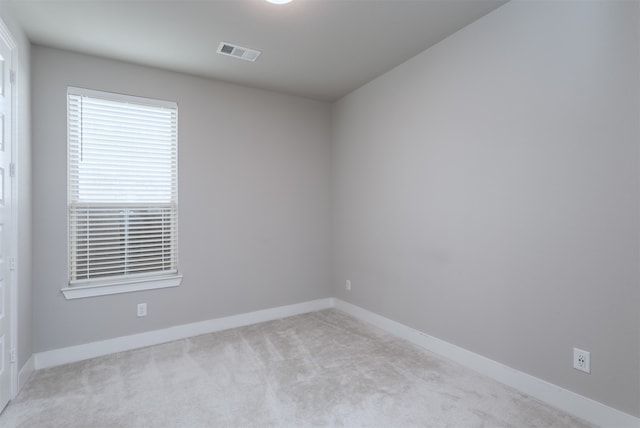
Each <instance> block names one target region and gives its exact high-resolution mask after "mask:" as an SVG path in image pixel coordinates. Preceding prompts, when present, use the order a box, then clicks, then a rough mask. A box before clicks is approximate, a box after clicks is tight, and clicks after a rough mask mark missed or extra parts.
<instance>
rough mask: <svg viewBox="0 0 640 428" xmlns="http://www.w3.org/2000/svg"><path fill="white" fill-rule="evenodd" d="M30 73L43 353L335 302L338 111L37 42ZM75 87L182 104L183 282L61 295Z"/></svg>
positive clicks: (38, 344)
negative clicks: (333, 172) (333, 193)
mask: <svg viewBox="0 0 640 428" xmlns="http://www.w3.org/2000/svg"><path fill="white" fill-rule="evenodd" d="M229 60H230V61H234V59H232V58H230V59H229ZM32 66H33V68H32V72H33V80H32V89H33V93H34V100H33V123H34V124H35V126H34V129H33V148H34V150H33V167H34V174H33V190H34V215H33V233H34V273H33V276H34V299H33V311H34V314H35V316H34V321H35V322H34V348H35V351H36V352H40V351H46V350H51V349H57V348H62V347H66V346H70V345H77V344H83V343H88V342H92V341H96V340H104V339H108V338H114V337H120V336H124V335H129V334H134V333H140V332H145V331H150V330H157V329H160V328H166V327H170V326H174V325H181V324H187V323H192V322H197V321H203V320H209V319H213V318H220V317H224V316H229V315H235V314H238V313H245V312H250V311H255V310H260V309H265V308H272V307H277V306H282V305H288V304H293V303H299V302H305V301H309V300H314V299H318V298H324V297H328V296H329V290H330V289H329V282H330V280H329V272H330V270H329V249H330V244H329V240H330V233H329V231H330V211H329V206H330V204H329V191H330V160H331V156H330V150H331V142H330V137H331V124H330V120H331V112H330V105H329V104H327V103H322V102H316V101H311V100H307V99H303V98H296V97H292V96H286V95H280V94H276V93H272V92H267V91H262V90H257V89H251V88H245V87H241V86H237V85H232V84H228V83H224V82H220V81H212V80H207V79H202V78H197V77H192V76H188V75H183V74H178V73H173V72H167V71H162V70H158V69H153V68H148V67H142V66H135V65H131V64H126V63H121V62H116V61H112V60H106V59H101V58H96V57H90V56H86V55H81V54H74V53H69V52H65V51H61V50H55V49H50V48H45V47H40V46H33V48H32ZM251 66H252V64H251V63H247V67H251ZM68 86H76V87H82V88H90V89H96V90H104V91H111V92H118V93H124V94H129V95H135V96H142V97H149V98H158V99H164V100H169V101H176V102H177V103H178V109H179V113H178V115H179V125H178V140H179V141H178V145H179V149H178V157H179V161H178V162H179V166H178V168H179V173H178V175H179V184H178V185H179V204H180V207H179V254H180V256H179V257H180V260H179V269H180V272H181V273H182V274H183V275H184V279H183V281H182V285H181V286H180V287H178V288H168V289H160V290H152V291H144V292H136V293H127V294H119V295H111V296H102V297H95V298H86V299H79V300H72V301H67V300H65V298H64V297H63V296H62V294H61V292H60V289H61V288H63V287H66V285H67V281H68V279H67V268H66V266H67V255H66V254H67V237H66V230H67V226H66V219H67V215H66V211H67V209H66V198H67V193H66V144H67V142H66V114H67V113H66V91H67V87H68ZM141 302H146V303H147V305H148V316H147V317H145V318H137V317H136V304H137V303H141Z"/></svg>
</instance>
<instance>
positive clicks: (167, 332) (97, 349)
mask: <svg viewBox="0 0 640 428" xmlns="http://www.w3.org/2000/svg"><path fill="white" fill-rule="evenodd" d="M333 306H334V301H333V299H332V298H326V299H318V300H312V301H309V302H303V303H297V304H293V305H288V306H279V307H276V308H270V309H264V310H261V311H255V312H249V313H245V314H239V315H233V316H229V317H224V318H217V319H212V320H207V321H201V322H195V323H191V324H183V325H179V326H175V327H169V328H165V329H161V330H154V331H148V332H145V333H139V334H132V335H130V336H122V337H116V338H114V339H108V340H102V341H99V342H91V343H85V344H82V345H76V346H69V347H67V348H60V349H54V350H51V351H45V352H38V353H36V354H34V361H35V364H34V366H35V369H36V370H39V369H44V368H48V367H54V366H59V365H62V364H68V363H74V362H77V361H82V360H87V359H89V358H95V357H100V356H103V355H109V354H114V353H116V352H123V351H129V350H132V349H137V348H144V347H146V346H152V345H158V344H161V343H166V342H171V341H172V340H179V339H184V338H187V337H193V336H198V335H201V334H207V333H213V332H215V331H221V330H227V329H230V328H235V327H242V326H245V325H250V324H256V323H260V322H264V321H271V320H275V319H279V318H285V317H290V316H293V315H299V314H304V313H307V312H314V311H319V310H322V309H328V308H332V307H333Z"/></svg>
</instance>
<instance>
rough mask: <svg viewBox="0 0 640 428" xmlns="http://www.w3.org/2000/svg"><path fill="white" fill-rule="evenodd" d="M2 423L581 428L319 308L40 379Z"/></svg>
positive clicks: (571, 420)
mask: <svg viewBox="0 0 640 428" xmlns="http://www.w3.org/2000/svg"><path fill="white" fill-rule="evenodd" d="M0 426H1V427H3V428H5V427H6V428H9V427H65V428H71V427H83V428H84V427H189V428H196V427H271V426H274V427H275V426H277V427H306V426H322V427H324V426H339V427H361V426H362V427H364V426H367V427H455V428H464V427H490V428H493V427H514V428H523V427H572V428H575V427H588V426H590V425H589V424H587V423H585V422H583V421H581V420H579V419H577V418H575V417H572V416H571V415H568V414H566V413H564V412H562V411H560V410H557V409H555V408H553V407H550V406H547V405H545V404H543V403H540V402H539V401H536V400H535V399H533V398H531V397H528V396H525V395H523V394H520V393H519V392H517V391H515V390H513V389H511V388H509V387H506V386H504V385H502V384H500V383H498V382H496V381H494V380H492V379H489V378H486V377H484V376H482V375H480V374H478V373H476V372H473V371H471V370H468V369H466V368H464V367H461V366H459V365H457V364H455V363H452V362H449V361H447V360H444V359H442V358H440V357H438V356H436V355H434V354H431V353H429V352H426V351H424V350H423V349H421V348H418V347H415V346H413V345H412V344H410V343H408V342H406V341H403V340H400V339H398V338H396V337H394V336H392V335H390V334H387V333H385V332H383V331H381V330H378V329H376V328H374V327H371V326H369V325H367V324H364V323H362V322H360V321H358V320H356V319H354V318H352V317H350V316H348V315H345V314H343V313H342V312H339V311H336V310H325V311H321V312H315V313H310V314H305V315H299V316H294V317H290V318H285V319H281V320H277V321H270V322H265V323H261V324H256V325H252V326H248V327H241V328H236V329H232V330H226V331H222V332H218V333H213V334H207V335H203V336H198V337H193V338H189V339H184V340H179V341H175V342H171V343H167V344H164V345H158V346H153V347H148V348H143V349H139V350H134V351H128V352H122V353H118V354H114V355H109V356H105V357H100V358H95V359H92V360H87V361H83V362H79V363H74V364H68V365H65V366H60V367H55V368H51V369H45V370H41V371H38V372H36V373H35V374H34V376H33V377H32V378H31V379H30V381H29V382H28V383H27V385H26V386H25V388H24V389H23V391H22V392H21V393H20V394H19V396H18V397H17V398H16V400H14V401H13V402H12V403H10V404H9V406H8V407H7V408H6V409H5V411H4V412H3V413H2V414H1V415H0Z"/></svg>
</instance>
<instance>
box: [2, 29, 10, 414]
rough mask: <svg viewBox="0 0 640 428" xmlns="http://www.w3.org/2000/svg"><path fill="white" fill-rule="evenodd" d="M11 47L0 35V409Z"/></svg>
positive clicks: (5, 386)
mask: <svg viewBox="0 0 640 428" xmlns="http://www.w3.org/2000/svg"><path fill="white" fill-rule="evenodd" d="M11 70H12V68H11V49H10V48H9V46H8V45H7V44H6V43H5V41H4V40H3V38H2V37H0V136H1V137H0V411H1V410H2V409H4V407H5V406H6V405H7V403H8V402H9V399H10V398H11V354H12V350H11V347H12V341H11V340H10V337H11V336H10V331H11V329H10V321H11V317H10V316H9V309H10V305H9V302H10V299H9V292H10V291H11V287H10V279H11V272H10V271H9V269H10V267H11V266H10V265H11V245H10V240H11V232H12V222H11V175H12V174H11V172H12V171H11V161H12V159H11V146H12V144H11V143H12V141H11V138H12V132H11V124H12V121H11V118H12V111H11V110H12V102H11V90H12V88H11V84H12V80H13V79H12V78H11Z"/></svg>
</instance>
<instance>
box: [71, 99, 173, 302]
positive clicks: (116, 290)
mask: <svg viewBox="0 0 640 428" xmlns="http://www.w3.org/2000/svg"><path fill="white" fill-rule="evenodd" d="M67 93H68V94H76V95H85V96H91V97H97V98H103V99H110V100H114V101H122V102H135V103H142V104H153V105H156V106H163V107H168V108H177V103H175V102H172V101H163V100H158V99H151V98H143V97H136V96H131V95H124V94H116V93H109V92H103V91H94V90H91V89H85V88H77V87H71V86H70V87H68V89H67ZM181 283H182V275H181V274H179V273H178V272H176V273H174V274H168V275H167V274H165V275H156V276H143V277H129V278H123V279H118V280H111V281H109V280H104V281H96V282H95V283H94V284H87V285H72V284H69V286H68V287H65V288H62V289H61V290H60V291H61V292H62V294H63V295H64V297H65V299H66V300H73V299H83V298H88V297H98V296H107V295H112V294H121V293H131V292H136V291H144V290H155V289H159V288H171V287H178V286H180V284H181Z"/></svg>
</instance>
